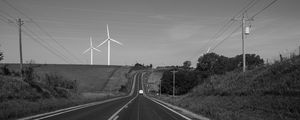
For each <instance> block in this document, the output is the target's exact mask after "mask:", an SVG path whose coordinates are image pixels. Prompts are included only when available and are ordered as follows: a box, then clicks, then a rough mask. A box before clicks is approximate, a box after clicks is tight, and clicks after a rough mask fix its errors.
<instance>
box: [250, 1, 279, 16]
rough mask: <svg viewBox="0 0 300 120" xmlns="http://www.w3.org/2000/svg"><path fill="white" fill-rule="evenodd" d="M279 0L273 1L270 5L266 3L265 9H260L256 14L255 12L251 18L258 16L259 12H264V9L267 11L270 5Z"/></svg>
mask: <svg viewBox="0 0 300 120" xmlns="http://www.w3.org/2000/svg"><path fill="white" fill-rule="evenodd" d="M277 1H278V0H273V1H272V2H270V3H269V4H268V5H266V6H265V7H264V8H263V9H261V10H260V11H258V12H257V13H256V14H254V15H253V16H252V17H250V18H251V19H253V18H254V17H255V16H257V15H258V14H260V13H262V12H263V11H265V10H266V9H267V8H269V7H270V6H272V5H273V4H274V3H276V2H277Z"/></svg>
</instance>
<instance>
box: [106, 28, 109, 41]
mask: <svg viewBox="0 0 300 120" xmlns="http://www.w3.org/2000/svg"><path fill="white" fill-rule="evenodd" d="M106 32H107V38H108V39H109V38H110V36H109V29H108V24H106Z"/></svg>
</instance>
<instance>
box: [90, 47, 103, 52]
mask: <svg viewBox="0 0 300 120" xmlns="http://www.w3.org/2000/svg"><path fill="white" fill-rule="evenodd" d="M92 49H94V50H96V51H98V52H102V51H101V50H98V49H97V48H94V47H93V48H92Z"/></svg>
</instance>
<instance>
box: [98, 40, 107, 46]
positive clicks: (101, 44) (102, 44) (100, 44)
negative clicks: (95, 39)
mask: <svg viewBox="0 0 300 120" xmlns="http://www.w3.org/2000/svg"><path fill="white" fill-rule="evenodd" d="M107 41H108V39H106V40H104V41H103V42H102V43H101V44H99V45H98V46H97V47H99V46H101V45H103V44H104V43H105V42H107Z"/></svg>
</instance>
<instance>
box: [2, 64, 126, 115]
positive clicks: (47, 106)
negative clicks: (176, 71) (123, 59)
mask: <svg viewBox="0 0 300 120" xmlns="http://www.w3.org/2000/svg"><path fill="white" fill-rule="evenodd" d="M6 67H7V66H6ZM35 67H41V66H35V65H33V66H26V67H25V71H24V80H20V77H19V75H18V74H16V73H17V72H15V71H14V69H6V68H5V67H4V68H3V67H1V70H0V119H16V118H20V117H25V116H29V115H34V114H39V113H44V112H49V111H53V110H57V109H62V108H66V107H71V106H75V105H80V104H84V103H90V102H95V101H102V100H105V99H111V98H114V97H118V96H123V95H125V94H126V92H115V93H113V94H111V93H107V92H103V91H95V89H93V90H91V92H89V91H87V92H84V91H83V90H81V91H79V90H78V84H79V83H80V81H79V82H78V81H77V80H76V81H75V80H69V79H68V78H65V74H63V76H62V75H60V74H59V73H62V72H53V73H52V72H50V71H52V70H58V69H59V67H58V68H52V70H51V68H49V67H47V68H49V69H50V70H47V71H46V72H41V71H42V70H41V71H38V72H35V70H39V69H37V68H35ZM52 67H55V66H52ZM60 67H62V66H60ZM67 67H70V66H67ZM67 67H65V66H64V67H63V68H62V69H63V70H67ZM32 68H33V69H32ZM104 68H105V67H104ZM119 68H120V67H112V68H108V69H109V70H107V71H108V72H107V71H106V72H105V74H106V75H109V76H122V77H120V78H124V76H125V75H124V74H125V73H126V71H128V70H127V69H126V70H124V69H120V70H117V71H120V73H118V74H113V73H111V71H112V70H115V69H119ZM43 69H46V68H43ZM78 69H79V68H78ZM86 69H87V68H86ZM92 69H93V68H92ZM96 69H98V70H99V68H96ZM101 69H103V68H101ZM105 69H107V68H105ZM6 70H8V71H6ZM3 71H6V72H7V73H8V74H4V73H5V72H3ZM58 71H59V70H58ZM109 71H110V72H109ZM77 72H78V71H77ZM77 72H74V71H69V74H71V73H77ZM85 72H87V71H85ZM99 72H101V71H99ZM83 73H84V72H83ZM108 73H111V75H110V74H108ZM99 75H101V74H99ZM126 77H128V78H129V80H127V79H126V80H124V81H123V82H122V83H124V84H129V83H132V80H131V78H132V77H131V76H126ZM91 78H93V77H91ZM107 79H108V78H107ZM94 81H95V80H94ZM125 82H127V83H125ZM128 86H131V85H128Z"/></svg>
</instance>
